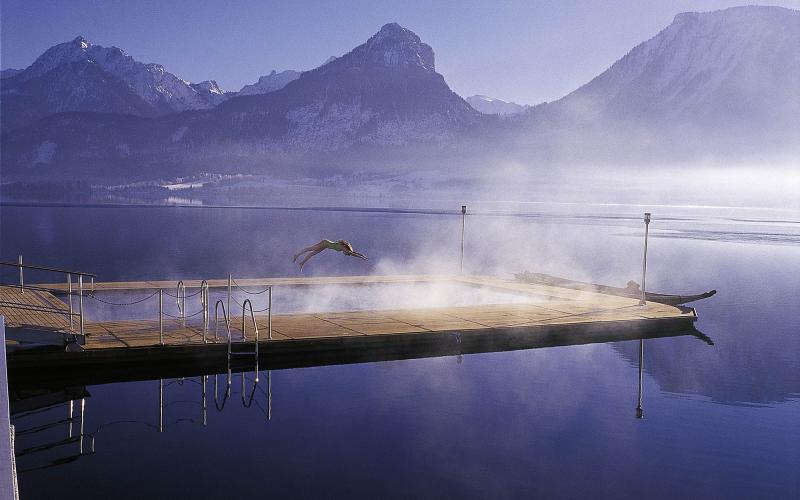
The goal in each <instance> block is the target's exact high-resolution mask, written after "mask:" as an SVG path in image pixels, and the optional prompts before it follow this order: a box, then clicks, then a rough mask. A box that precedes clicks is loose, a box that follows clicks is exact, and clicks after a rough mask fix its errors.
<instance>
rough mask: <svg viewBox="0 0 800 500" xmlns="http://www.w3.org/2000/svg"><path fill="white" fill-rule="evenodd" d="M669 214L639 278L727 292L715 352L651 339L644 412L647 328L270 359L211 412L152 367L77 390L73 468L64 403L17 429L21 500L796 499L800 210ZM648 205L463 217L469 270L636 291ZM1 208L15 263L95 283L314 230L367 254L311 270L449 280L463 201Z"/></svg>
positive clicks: (236, 265)
mask: <svg viewBox="0 0 800 500" xmlns="http://www.w3.org/2000/svg"><path fill="white" fill-rule="evenodd" d="M660 210H661V211H662V212H663V213H659V212H658V211H656V210H654V212H655V213H654V222H653V223H652V224H651V235H652V236H653V238H652V239H651V241H650V253H649V259H648V288H650V289H652V290H656V291H664V292H676V293H695V292H700V291H705V290H707V289H711V288H716V289H717V290H718V291H719V292H718V294H717V295H716V296H715V297H713V298H711V299H709V300H706V301H703V302H700V303H698V304H697V308H698V312H699V315H700V320H699V321H698V324H697V327H698V329H699V330H700V331H702V332H703V333H704V334H705V335H707V336H708V337H710V339H711V340H712V341H713V345H709V344H707V343H706V342H703V341H702V340H700V339H698V338H696V337H693V336H677V337H671V338H662V339H650V340H646V341H644V377H643V410H644V418H642V419H637V418H636V404H637V390H638V368H639V365H638V354H639V341H631V342H620V343H609V344H593V345H584V346H572V347H559V348H550V349H535V350H526V351H516V352H505V353H486V354H472V355H464V356H447V357H439V358H429V359H418V360H403V361H389V362H379V363H364V364H355V365H342V366H326V367H317V368H304V369H292V370H272V371H270V372H269V374H268V373H267V371H262V372H261V373H260V375H259V383H258V385H256V386H255V389H253V387H254V385H253V378H254V376H253V374H252V373H249V374H247V375H246V384H247V385H246V386H245V388H244V389H245V391H244V398H243V397H242V396H243V395H242V390H241V389H242V387H241V379H240V376H239V375H235V376H234V383H233V392H232V394H231V397H230V398H229V399H228V400H227V401H225V403H224V406H223V407H222V410H221V411H219V410H218V409H217V407H216V406H215V404H214V403H215V402H214V398H213V386H214V376H213V375H212V376H211V377H209V378H208V379H205V383H206V390H207V404H208V408H207V412H206V425H203V408H202V384H203V382H204V378H203V377H202V376H201V374H197V375H198V376H195V377H188V378H186V379H166V380H164V381H163V382H161V383H162V384H163V405H162V406H161V411H162V412H163V413H160V407H159V397H160V396H159V395H160V382H159V381H158V380H148V381H139V382H127V383H115V384H106V385H99V386H89V387H85V388H83V387H81V388H76V390H79V391H83V390H85V394H84V396H85V397H84V401H85V422H84V428H85V430H84V436H85V438H84V443H83V451H84V455H83V456H80V457H78V458H77V459H75V460H72V461H69V460H68V459H67V457H70V456H72V455H75V454H76V453H77V452H78V451H79V446H80V443H79V442H78V441H75V442H72V441H69V440H68V439H67V438H68V431H69V429H68V425H66V424H64V423H61V424H58V423H55V422H58V421H59V420H63V419H66V418H67V415H68V413H67V412H68V409H67V406H65V405H60V406H57V407H55V408H53V409H51V410H48V411H44V412H41V413H37V414H34V415H26V416H24V417H23V416H21V415H18V416H16V417H15V422H16V424H17V425H18V428H19V429H21V430H24V429H33V430H34V431H36V430H37V429H36V426H40V425H45V424H48V423H55V424H54V425H52V426H48V427H44V428H42V429H40V430H38V431H37V432H33V431H31V432H28V433H23V434H22V435H21V436H20V437H19V448H23V449H27V450H28V451H27V452H25V453H20V456H18V466H19V467H20V468H21V469H22V470H23V472H22V473H21V475H20V488H21V491H22V495H23V498H31V499H35V498H53V497H55V496H58V497H59V498H117V499H122V498H249V497H278V498H284V497H287V498H291V497H296V498H314V497H331V496H336V497H370V498H380V497H392V498H409V497H421V498H442V497H467V498H498V497H534V496H541V497H581V496H590V495H592V496H594V495H598V496H602V497H613V498H633V497H636V498H678V497H687V498H798V497H800V475H798V474H797V471H798V470H800V425H798V422H800V401H798V395H800V315H799V314H798V310H800V307H799V306H800V299H798V296H799V295H800V294H799V293H798V292H800V272H798V271H800V223H799V222H798V220H800V217H798V216H797V214H790V213H765V212H763V211H753V212H748V211H730V210H724V209H717V210H708V209H700V208H694V209H692V208H689V209H686V208H684V209H681V208H674V207H672V208H670V207H662V208H661V209H660ZM641 211H642V210H640V209H639V208H638V207H613V208H611V209H608V210H606V211H605V213H603V214H601V215H599V216H598V215H597V214H596V213H593V212H594V211H590V210H588V209H586V210H580V209H578V208H572V209H571V212H570V213H567V212H560V213H559V212H548V213H546V214H543V213H527V214H517V215H513V216H511V215H490V214H483V215H472V216H470V217H469V218H468V221H467V242H466V259H465V267H466V269H467V271H468V272H474V273H488V274H494V275H498V276H503V277H508V278H510V277H511V276H512V274H513V273H514V272H519V271H521V270H524V269H527V270H530V271H535V272H546V273H550V274H556V275H559V276H565V277H569V278H573V279H582V280H592V281H596V282H604V283H608V284H617V285H620V286H624V284H625V282H626V281H627V280H628V279H635V280H637V281H638V280H639V278H640V276H639V273H640V266H641V261H640V259H641V250H642V229H643V228H642V224H641V222H640V221H639V219H638V217H639V215H640V212H641ZM0 224H2V225H1V226H0V236H1V237H2V241H1V242H0V257H2V259H3V260H14V259H15V258H16V255H17V254H20V253H21V254H23V255H24V256H25V259H26V261H28V262H30V263H44V264H47V265H53V266H62V267H67V268H77V269H81V270H87V271H91V272H96V273H97V274H98V275H99V279H100V280H123V279H135V280H152V279H174V280H178V279H187V278H223V277H227V275H228V273H232V274H233V275H234V276H239V277H263V276H294V275H297V274H298V271H297V269H296V268H295V267H294V266H293V265H292V262H291V255H292V254H293V253H294V252H296V251H297V250H298V249H300V248H302V247H304V246H307V245H310V244H312V243H314V242H316V241H318V240H319V239H321V238H330V239H338V238H345V239H348V240H350V241H351V242H352V243H353V245H354V246H355V247H356V249H357V250H360V251H362V252H364V253H366V254H367V255H369V256H370V260H369V261H368V262H364V261H361V260H358V259H349V258H345V257H343V256H341V255H339V254H333V253H326V254H322V255H319V256H317V257H315V258H314V259H313V260H312V261H310V262H309V264H308V265H307V267H306V269H305V271H304V273H305V274H308V275H333V274H367V273H397V272H408V273H411V272H455V271H456V270H457V269H458V265H459V262H458V261H459V238H460V231H461V218H460V215H455V214H442V213H439V214H437V213H429V214H414V213H374V212H341V211H287V210H261V209H224V208H214V209H211V208H177V207H162V208H136V207H118V208H87V207H83V208H81V207H38V208H35V207H19V206H2V207H0ZM4 278H5V279H6V280H11V279H15V276H14V274H13V273H11V274H8V273H7V274H5V275H4ZM29 279H30V280H35V279H40V280H42V281H51V280H52V279H53V278H52V277H47V276H34V275H32V276H31V277H30V278H29ZM190 292H191V290H190ZM407 293H409V294H413V293H414V292H413V290H409V291H407ZM452 293H456V292H453V291H448V294H452ZM284 299H285V300H286V303H285V304H289V303H290V299H289V297H288V294H287V296H286V297H284ZM291 300H296V297H295V298H294V299H291ZM464 300H466V299H464ZM469 300H470V301H471V300H473V299H469ZM474 300H478V299H474ZM275 301H276V307H281V306H280V304H281V293H280V289H278V290H276V295H275ZM285 307H287V308H291V307H293V306H290V305H286V306H285ZM52 375H53V377H58V374H57V373H53V374H52ZM223 378H224V377H220V378H219V382H220V384H223ZM251 392H252V403H251V399H250V395H251ZM221 394H222V390H220V395H221ZM75 397H78V396H75ZM220 399H221V398H220ZM77 401H78V402H76V406H75V412H76V414H78V408H79V401H80V400H77ZM218 403H221V400H220V401H218ZM160 421H161V422H162V423H163V428H162V429H161V430H162V431H163V432H159V422H160ZM73 433H74V435H77V434H79V432H78V430H77V428H75V429H74V430H73ZM63 440H67V441H66V442H65V444H62V445H61V446H57V447H55V448H47V447H44V449H40V448H37V447H39V446H42V445H47V444H48V443H57V442H59V441H63ZM92 442H93V446H94V453H91V446H92ZM60 459H63V460H61V462H63V463H61V462H59V460H60ZM54 462H55V463H56V465H54Z"/></svg>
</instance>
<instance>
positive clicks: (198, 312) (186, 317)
mask: <svg viewBox="0 0 800 500" xmlns="http://www.w3.org/2000/svg"><path fill="white" fill-rule="evenodd" d="M202 312H203V310H202V309H200V310H199V311H197V312H196V313H194V314H190V315H189V316H173V315H171V314H170V313H168V312H165V313H163V314H164V316H169V317H170V318H173V319H189V318H194V317H195V316H197V315H198V314H202Z"/></svg>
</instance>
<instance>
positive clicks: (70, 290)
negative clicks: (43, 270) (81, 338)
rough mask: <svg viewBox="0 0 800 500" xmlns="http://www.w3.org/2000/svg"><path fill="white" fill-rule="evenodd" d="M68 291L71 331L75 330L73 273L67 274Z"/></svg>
mask: <svg viewBox="0 0 800 500" xmlns="http://www.w3.org/2000/svg"><path fill="white" fill-rule="evenodd" d="M67 291H68V292H69V331H71V332H74V331H75V326H74V325H73V323H72V314H73V312H74V311H73V308H72V274H67Z"/></svg>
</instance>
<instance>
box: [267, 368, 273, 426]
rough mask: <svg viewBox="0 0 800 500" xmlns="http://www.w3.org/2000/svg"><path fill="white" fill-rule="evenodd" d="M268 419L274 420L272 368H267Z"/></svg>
mask: <svg viewBox="0 0 800 500" xmlns="http://www.w3.org/2000/svg"><path fill="white" fill-rule="evenodd" d="M267 420H272V370H267Z"/></svg>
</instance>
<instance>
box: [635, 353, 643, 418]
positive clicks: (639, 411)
mask: <svg viewBox="0 0 800 500" xmlns="http://www.w3.org/2000/svg"><path fill="white" fill-rule="evenodd" d="M643 366H644V339H640V340H639V398H638V400H637V401H636V418H642V417H644V410H643V409H642V368H643Z"/></svg>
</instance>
